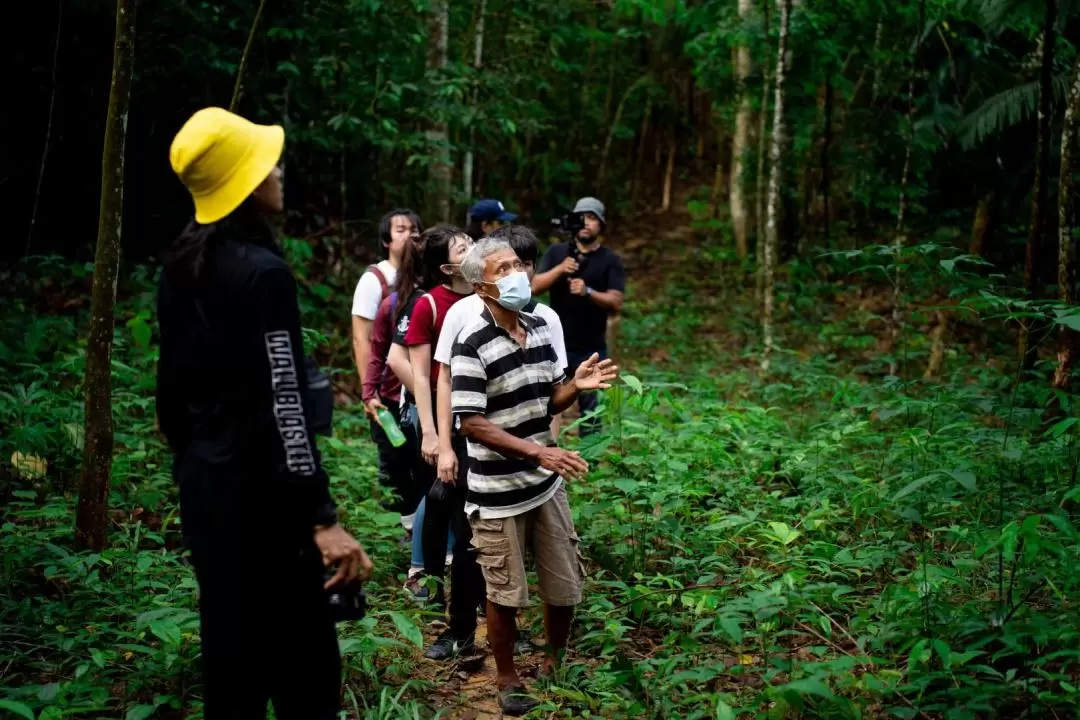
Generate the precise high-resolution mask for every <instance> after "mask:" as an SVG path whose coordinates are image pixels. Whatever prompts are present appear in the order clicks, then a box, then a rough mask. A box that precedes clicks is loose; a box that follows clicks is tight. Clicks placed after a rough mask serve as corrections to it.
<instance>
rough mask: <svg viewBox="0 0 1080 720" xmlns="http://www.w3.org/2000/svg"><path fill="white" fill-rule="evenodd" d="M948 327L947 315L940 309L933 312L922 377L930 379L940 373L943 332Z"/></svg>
mask: <svg viewBox="0 0 1080 720" xmlns="http://www.w3.org/2000/svg"><path fill="white" fill-rule="evenodd" d="M948 329H949V317H948V315H946V314H945V313H944V312H942V311H941V310H938V311H936V312H935V313H934V329H933V330H931V331H930V360H929V361H928V362H927V363H926V371H925V372H923V378H924V379H926V380H932V379H933V378H936V377H937V376H938V375H939V374H941V364H942V362H943V361H944V360H945V333H946V332H947V331H948Z"/></svg>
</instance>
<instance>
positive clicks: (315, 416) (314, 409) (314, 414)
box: [304, 357, 334, 437]
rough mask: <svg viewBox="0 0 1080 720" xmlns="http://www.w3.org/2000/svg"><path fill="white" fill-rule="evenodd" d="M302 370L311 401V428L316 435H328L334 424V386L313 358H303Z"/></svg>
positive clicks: (331, 431)
mask: <svg viewBox="0 0 1080 720" xmlns="http://www.w3.org/2000/svg"><path fill="white" fill-rule="evenodd" d="M304 370H305V371H306V372H307V386H308V399H309V400H310V401H311V423H312V430H314V431H315V433H316V434H317V435H322V436H324V437H330V435H331V434H332V433H333V426H334V386H333V385H332V384H331V383H330V377H329V376H328V375H327V374H326V373H324V372H323V371H322V370H320V369H319V366H318V365H316V364H315V360H314V359H313V358H310V357H309V358H305V359H304Z"/></svg>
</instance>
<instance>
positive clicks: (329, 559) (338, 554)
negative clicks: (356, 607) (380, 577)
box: [315, 525, 372, 588]
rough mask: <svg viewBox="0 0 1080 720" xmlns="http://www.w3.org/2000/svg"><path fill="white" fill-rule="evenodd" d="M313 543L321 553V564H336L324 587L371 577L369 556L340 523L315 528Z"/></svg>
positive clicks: (328, 565)
mask: <svg viewBox="0 0 1080 720" xmlns="http://www.w3.org/2000/svg"><path fill="white" fill-rule="evenodd" d="M315 545H316V546H318V548H319V552H320V553H322V559H323V564H324V565H326V566H327V567H330V566H334V565H336V566H337V572H335V573H334V575H333V577H331V578H330V579H329V580H327V581H326V587H327V588H329V587H333V586H334V585H338V584H347V583H350V582H352V581H354V580H359V581H361V582H363V581H364V580H367V579H368V578H369V577H371V568H372V565H371V558H369V557H368V556H367V553H366V552H364V548H362V547H361V546H360V543H358V542H356V538H354V537H353V536H352V535H350V534H349V533H347V532H345V529H344V528H342V527H341V526H340V525H331V526H330V527H320V528H317V529H316V530H315Z"/></svg>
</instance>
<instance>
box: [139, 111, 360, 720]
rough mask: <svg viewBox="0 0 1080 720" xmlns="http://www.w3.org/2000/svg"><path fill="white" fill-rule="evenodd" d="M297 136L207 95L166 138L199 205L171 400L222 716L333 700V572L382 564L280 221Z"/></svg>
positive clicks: (176, 309)
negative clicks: (359, 520)
mask: <svg viewBox="0 0 1080 720" xmlns="http://www.w3.org/2000/svg"><path fill="white" fill-rule="evenodd" d="M284 142H285V134H284V132H283V130H282V129H281V128H280V127H278V126H267V125H256V124H254V123H251V122H249V121H247V120H245V119H244V118H242V117H239V116H238V115H234V114H233V113H230V112H228V111H226V110H222V109H220V108H207V109H205V110H200V111H199V112H197V113H195V115H193V116H192V117H191V119H189V120H188V121H187V122H186V123H185V124H184V126H183V127H182V128H181V129H180V132H178V133H177V135H176V138H175V139H174V140H173V143H172V147H171V149H170V152H169V160H170V162H171V164H172V168H173V170H174V171H175V172H176V174H177V176H178V177H179V178H180V181H181V182H182V183H183V184H184V186H185V187H186V188H187V189H188V191H189V192H190V193H191V197H192V200H193V201H194V204H195V217H194V220H193V221H192V222H191V223H189V224H188V226H187V227H186V228H185V229H184V231H183V232H182V233H181V235H180V237H179V238H178V239H177V240H176V242H175V243H173V244H172V245H171V246H170V247H169V248H168V249H167V250H166V251H165V252H164V253H163V254H162V261H163V272H162V273H161V281H160V285H159V287H158V320H159V323H160V336H161V346H160V357H159V362H158V377H157V412H158V418H159V422H160V427H161V430H162V432H163V433H164V434H165V437H166V438H167V439H168V442H169V445H170V447H171V449H172V451H173V452H174V454H175V456H176V457H175V461H174V463H173V473H174V476H175V478H176V480H177V482H178V484H179V486H180V519H181V528H182V532H183V536H184V542H185V544H186V545H187V547H188V548H189V549H190V550H191V563H192V565H193V566H194V569H195V577H196V579H197V581H198V584H199V594H200V598H199V614H200V622H201V633H200V634H201V638H202V659H203V698H204V702H205V716H206V718H207V719H208V720H218V719H221V720H225V719H226V718H227V719H228V720H247V719H254V718H265V717H266V706H267V702H268V701H269V702H271V703H273V706H274V712H275V716H276V717H277V718H278V720H301V719H303V720H322V719H324V718H325V720H331V718H336V717H337V713H338V710H339V708H340V693H341V659H340V656H339V654H338V644H337V632H336V629H335V621H336V619H337V617H336V616H335V615H334V613H333V610H332V607H331V604H330V602H329V600H328V592H327V589H328V588H331V587H335V586H336V588H335V589H334V590H333V592H334V593H336V594H338V595H339V596H341V595H344V594H345V593H344V590H342V588H347V587H350V586H351V587H355V585H351V584H352V583H354V582H356V581H362V580H364V579H366V578H367V577H368V576H369V575H370V572H371V561H370V560H369V559H368V557H367V555H366V554H365V552H364V550H363V548H362V547H361V546H360V544H359V543H358V542H357V541H356V540H355V539H354V538H353V537H352V536H351V535H350V534H349V533H348V532H346V531H345V530H344V529H343V528H342V527H341V526H340V525H339V524H338V521H337V512H336V508H335V505H334V502H333V500H332V499H331V498H330V492H329V481H328V477H327V474H326V472H325V470H324V469H323V467H322V463H321V460H320V456H319V450H318V447H317V445H316V443H315V437H314V434H315V433H316V432H325V431H326V430H325V427H324V426H328V425H329V422H330V420H329V409H328V408H329V407H332V394H331V395H330V406H326V405H325V403H323V404H320V402H319V398H322V397H323V395H322V394H321V393H322V392H323V390H321V389H318V388H316V387H315V385H313V384H312V383H310V382H309V381H308V371H307V370H306V368H305V361H304V357H303V347H304V344H303V338H302V337H301V334H300V310H299V305H298V304H297V295H296V280H295V278H294V277H293V274H292V271H291V269H290V268H289V266H288V264H287V263H286V262H285V259H284V258H283V257H282V254H281V251H280V249H279V247H278V243H277V240H276V237H275V233H274V231H273V230H272V228H271V225H270V222H269V219H270V218H271V217H272V216H273V215H275V214H278V213H280V212H281V211H282V210H283V207H284V204H283V188H282V172H281V169H280V168H279V167H278V161H279V160H280V158H281V153H282V147H283V145H284ZM324 408H325V414H324V412H323V409H324ZM324 415H325V416H324ZM328 568H329V569H328Z"/></svg>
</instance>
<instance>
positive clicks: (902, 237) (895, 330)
mask: <svg viewBox="0 0 1080 720" xmlns="http://www.w3.org/2000/svg"><path fill="white" fill-rule="evenodd" d="M923 7H924V5H923V0H920V2H919V23H918V25H916V27H917V28H918V29H917V35H916V37H915V51H914V52H913V53H912V54H911V67H910V69H909V71H908V86H907V114H906V116H905V122H904V124H905V143H904V167H903V169H902V170H901V171H900V197H899V199H898V200H897V202H896V235H895V237H894V238H893V263H894V267H895V274H894V276H893V298H892V300H893V307H892V322H891V324H892V327H891V332H890V336H891V339H890V345H891V346H892V357H893V359H892V361H891V362H890V363H889V374H890V375H895V374H896V373H897V372H898V370H899V363H898V362H897V360H896V353H897V349H898V347H899V345H900V333H901V332H902V331H903V329H904V264H903V261H902V258H901V255H902V254H903V251H904V245H906V244H907V226H906V224H905V223H906V221H907V202H908V182H909V176H910V174H911V152H912V150H913V149H914V147H915V72H916V70H915V69H916V65H915V61H916V58H917V57H918V55H919V45H920V41H921V40H922V19H923Z"/></svg>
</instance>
